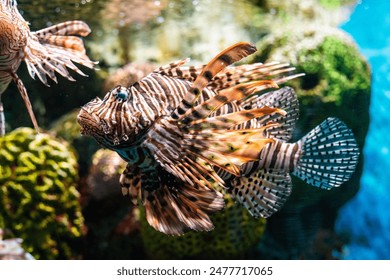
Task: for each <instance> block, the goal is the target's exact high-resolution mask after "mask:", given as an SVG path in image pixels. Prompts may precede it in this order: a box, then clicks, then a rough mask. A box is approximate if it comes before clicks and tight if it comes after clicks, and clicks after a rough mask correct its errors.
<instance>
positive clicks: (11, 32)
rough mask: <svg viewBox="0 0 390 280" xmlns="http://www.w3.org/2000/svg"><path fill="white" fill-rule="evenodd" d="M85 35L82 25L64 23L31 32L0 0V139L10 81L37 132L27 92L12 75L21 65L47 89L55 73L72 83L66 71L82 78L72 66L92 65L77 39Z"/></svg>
mask: <svg viewBox="0 0 390 280" xmlns="http://www.w3.org/2000/svg"><path fill="white" fill-rule="evenodd" d="M89 33H90V29H89V27H88V25H87V24H86V23H84V22H82V21H67V22H63V23H60V24H56V25H53V26H50V27H47V28H45V29H41V30H39V31H36V32H32V31H30V28H29V25H28V23H27V22H26V21H25V20H24V19H23V17H22V16H21V15H20V13H19V11H18V8H17V3H16V1H15V0H0V136H2V135H4V133H5V119H4V112H3V104H2V103H1V95H2V93H3V92H4V91H5V90H6V89H7V87H8V85H9V83H10V82H11V81H14V82H15V83H16V85H17V88H18V90H19V92H20V94H21V95H22V98H23V101H24V103H25V105H26V107H27V110H28V113H29V115H30V118H31V121H32V123H33V124H34V127H35V129H36V130H37V131H38V130H39V129H38V123H37V121H36V118H35V115H34V112H33V110H32V106H31V103H30V100H29V97H28V95H27V90H26V88H25V86H24V85H23V82H22V80H21V79H20V78H19V77H18V75H17V74H16V71H17V70H18V68H19V66H20V64H21V62H22V61H24V62H25V63H26V65H27V69H28V72H29V74H30V76H31V77H32V78H35V76H38V78H39V80H41V82H42V83H44V84H45V85H46V86H49V84H48V81H47V77H49V78H50V79H51V80H53V81H55V82H57V78H56V76H55V73H56V72H57V73H58V74H60V75H61V76H63V77H65V78H67V79H68V80H70V81H74V79H73V78H72V77H71V76H70V74H69V72H68V70H67V68H69V69H71V70H73V71H75V72H77V73H78V74H80V75H83V76H85V74H84V73H83V72H82V71H81V70H80V69H79V68H78V67H77V66H75V65H74V64H73V62H75V63H78V64H80V65H83V66H86V67H88V68H93V67H94V66H95V64H96V62H92V61H91V60H90V59H89V58H88V56H87V55H86V54H85V48H84V44H83V41H82V40H81V39H80V38H79V37H78V36H81V37H84V36H87V35H88V34H89Z"/></svg>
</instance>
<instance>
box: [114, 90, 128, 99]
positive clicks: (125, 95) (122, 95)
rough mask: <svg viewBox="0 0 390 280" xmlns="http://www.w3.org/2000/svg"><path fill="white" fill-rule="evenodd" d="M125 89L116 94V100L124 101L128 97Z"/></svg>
mask: <svg viewBox="0 0 390 280" xmlns="http://www.w3.org/2000/svg"><path fill="white" fill-rule="evenodd" d="M128 96H129V95H128V93H127V89H124V88H121V89H119V90H118V91H117V92H116V98H118V99H121V100H122V101H125V100H126V99H127V97H128Z"/></svg>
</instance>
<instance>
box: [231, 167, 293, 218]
mask: <svg viewBox="0 0 390 280" xmlns="http://www.w3.org/2000/svg"><path fill="white" fill-rule="evenodd" d="M291 190H292V183H291V177H290V175H289V174H288V173H285V172H282V171H276V170H264V169H260V170H257V171H256V172H254V173H252V174H250V175H248V176H242V177H236V178H234V179H233V180H232V181H231V182H230V186H229V189H228V192H229V193H230V194H231V195H232V196H233V197H234V198H235V199H236V200H237V201H238V202H239V203H241V204H242V205H243V206H244V207H245V208H247V209H248V211H249V212H250V213H251V215H252V216H254V217H255V218H259V217H262V218H267V217H269V216H271V215H272V214H273V213H275V212H277V211H278V210H279V209H280V208H281V207H282V206H283V205H284V203H285V202H286V201H287V199H288V197H289V196H290V194H291Z"/></svg>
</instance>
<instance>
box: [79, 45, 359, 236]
mask: <svg viewBox="0 0 390 280" xmlns="http://www.w3.org/2000/svg"><path fill="white" fill-rule="evenodd" d="M255 51H256V48H255V47H254V46H253V45H251V44H248V43H237V44H235V45H233V46H231V47H229V48H227V49H226V50H224V51H222V52H221V53H220V54H218V55H217V56H216V57H215V58H214V59H212V60H211V61H210V62H209V63H208V64H207V65H204V66H199V67H193V66H191V67H184V66H182V65H183V64H184V63H185V62H186V61H187V60H181V61H178V62H175V63H171V64H169V65H167V66H163V67H160V68H158V69H156V70H155V71H154V72H152V73H150V74H149V75H148V76H146V77H145V78H143V79H141V80H140V81H138V82H136V83H135V84H133V85H132V86H130V87H129V88H126V87H123V86H117V87H115V88H114V89H112V90H111V91H109V92H108V93H107V95H106V96H105V97H104V98H103V99H102V100H101V99H99V98H96V99H94V100H92V101H91V102H89V103H87V104H86V105H85V106H83V107H82V109H81V111H80V113H79V115H78V118H77V119H78V122H79V124H80V126H81V132H82V134H84V135H90V136H92V137H94V138H95V139H96V141H97V142H99V143H100V144H101V145H102V146H104V147H106V148H109V149H111V150H115V151H116V152H117V153H118V154H119V155H120V156H121V157H122V158H123V159H124V160H126V161H127V162H128V165H127V167H126V170H125V171H124V173H123V174H122V176H121V179H120V184H121V187H122V192H123V194H124V195H129V196H130V197H131V198H132V200H133V201H134V202H137V201H141V202H142V204H143V206H144V207H145V211H146V218H147V220H148V222H149V224H150V225H151V226H152V227H154V228H155V229H156V230H158V231H161V232H164V233H166V234H170V235H178V234H182V233H184V232H185V231H187V230H196V231H205V230H206V231H207V230H211V229H212V228H213V224H212V222H211V220H210V217H209V214H211V213H213V212H216V211H219V210H221V209H222V208H223V207H224V199H223V195H222V194H221V191H226V192H228V193H230V194H231V195H232V196H233V197H234V198H235V199H236V200H237V201H238V202H240V203H242V204H243V205H244V206H245V207H246V208H247V209H248V210H249V212H250V213H251V214H252V215H253V216H254V217H268V216H270V215H271V214H272V213H274V212H276V211H277V210H279V209H280V208H281V207H282V205H283V204H284V202H285V201H286V200H287V198H288V196H289V194H290V192H291V188H292V184H291V178H290V173H293V174H295V175H296V176H298V177H300V178H302V179H303V180H305V181H307V182H308V183H311V184H312V185H314V186H318V187H322V188H326V189H330V188H332V187H336V186H339V185H340V184H342V183H343V182H344V181H346V180H348V179H349V177H350V176H351V174H352V173H353V171H354V169H355V166H356V164H357V157H358V155H359V151H358V148H357V145H356V141H355V139H354V137H353V135H352V132H351V131H350V130H349V129H348V128H347V127H346V126H345V124H344V123H342V122H341V121H339V120H337V119H334V118H329V119H327V120H326V121H324V122H323V123H322V124H320V125H319V126H318V127H316V128H315V129H314V130H313V131H311V132H309V133H308V134H307V135H306V136H305V137H303V138H302V139H301V140H300V141H298V142H297V143H288V142H287V141H288V140H290V138H291V133H292V131H293V128H294V125H295V122H296V121H297V119H298V100H297V97H296V95H295V92H294V90H293V89H292V88H290V87H283V88H280V89H277V90H271V89H276V88H278V84H281V83H283V82H285V81H287V80H289V79H292V78H295V77H298V76H300V74H296V75H287V74H286V73H287V72H289V71H291V70H293V68H290V67H289V66H288V65H286V64H280V63H267V64H261V63H255V64H252V65H242V66H230V67H228V66H229V65H230V64H232V63H234V62H236V61H239V60H240V59H242V58H244V57H246V56H248V55H250V54H252V53H253V52H255ZM266 89H268V91H267V92H266V93H263V94H261V95H259V93H260V92H262V91H264V90H266ZM216 185H219V186H220V187H219V188H218V187H217V188H216Z"/></svg>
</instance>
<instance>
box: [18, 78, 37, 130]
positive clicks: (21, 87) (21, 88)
mask: <svg viewBox="0 0 390 280" xmlns="http://www.w3.org/2000/svg"><path fill="white" fill-rule="evenodd" d="M12 77H13V80H14V82H15V83H16V86H17V87H18V90H19V92H20V94H21V95H22V98H23V101H24V104H25V105H26V108H27V111H28V114H29V115H30V119H31V121H32V123H33V125H34V128H35V130H36V131H37V133H39V126H38V122H37V119H36V118H35V115H34V111H33V108H32V105H31V102H30V98H29V97H28V94H27V90H26V87H25V86H24V84H23V82H22V80H21V79H20V78H19V77H18V75H17V74H16V73H13V74H12Z"/></svg>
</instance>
